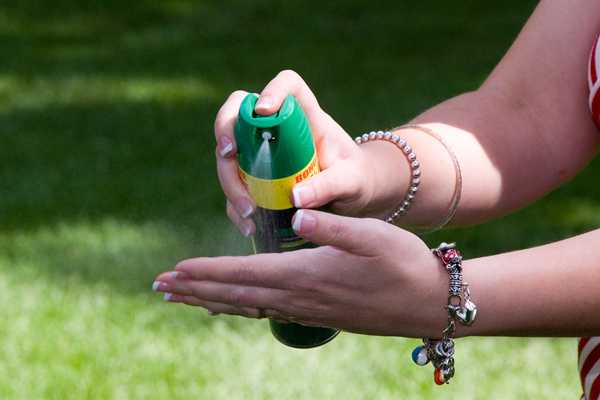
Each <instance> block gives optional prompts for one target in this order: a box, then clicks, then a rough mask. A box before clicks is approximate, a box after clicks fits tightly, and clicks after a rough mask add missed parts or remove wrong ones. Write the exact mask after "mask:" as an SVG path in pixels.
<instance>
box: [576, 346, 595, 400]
mask: <svg viewBox="0 0 600 400" xmlns="http://www.w3.org/2000/svg"><path fill="white" fill-rule="evenodd" d="M578 350H579V357H578V358H577V360H578V364H579V376H580V378H581V385H582V386H583V398H584V399H585V400H600V337H598V336H596V337H588V338H581V339H579V348H578Z"/></svg>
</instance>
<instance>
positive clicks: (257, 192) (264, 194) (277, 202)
mask: <svg viewBox="0 0 600 400" xmlns="http://www.w3.org/2000/svg"><path fill="white" fill-rule="evenodd" d="M318 173H319V162H318V160H317V153H316V152H315V155H314V156H313V158H312V160H310V162H309V163H308V164H307V165H306V167H304V168H302V169H301V170H300V171H299V172H298V173H296V174H293V175H290V176H286V177H285V178H279V179H261V178H257V177H255V176H252V175H250V174H249V173H248V172H246V171H244V170H243V169H241V168H240V178H241V179H242V181H243V182H244V183H245V184H246V187H247V188H248V191H249V192H250V196H252V198H253V199H254V201H255V202H256V205H257V206H259V207H262V208H266V209H269V210H286V209H288V208H292V207H294V205H293V204H292V201H291V200H292V188H293V187H294V185H295V184H296V183H298V182H302V181H303V180H305V179H308V178H310V177H311V176H313V175H316V174H318Z"/></svg>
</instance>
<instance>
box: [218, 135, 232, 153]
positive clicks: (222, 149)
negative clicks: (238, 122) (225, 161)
mask: <svg viewBox="0 0 600 400" xmlns="http://www.w3.org/2000/svg"><path fill="white" fill-rule="evenodd" d="M232 150H233V143H232V142H231V140H230V139H229V138H228V137H226V136H221V137H220V138H219V154H220V155H221V157H227V156H228V155H230V154H231V151H232Z"/></svg>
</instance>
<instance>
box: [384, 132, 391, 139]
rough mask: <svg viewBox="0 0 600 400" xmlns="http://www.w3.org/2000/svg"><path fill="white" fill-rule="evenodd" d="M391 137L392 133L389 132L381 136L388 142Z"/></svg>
mask: <svg viewBox="0 0 600 400" xmlns="http://www.w3.org/2000/svg"><path fill="white" fill-rule="evenodd" d="M391 137H392V132H390V131H388V132H386V133H384V134H383V138H384V139H385V140H390V138H391Z"/></svg>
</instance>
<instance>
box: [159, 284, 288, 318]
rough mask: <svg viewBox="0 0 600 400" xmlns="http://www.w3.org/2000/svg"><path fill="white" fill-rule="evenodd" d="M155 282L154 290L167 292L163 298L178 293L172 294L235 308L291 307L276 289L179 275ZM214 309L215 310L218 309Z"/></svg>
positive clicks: (284, 296) (283, 292) (285, 293)
mask: <svg viewBox="0 0 600 400" xmlns="http://www.w3.org/2000/svg"><path fill="white" fill-rule="evenodd" d="M157 282H158V285H157V288H156V291H157V292H164V293H167V294H168V298H167V297H165V299H166V300H168V299H171V298H173V296H178V297H175V298H180V297H183V296H193V297H196V298H197V299H199V300H201V301H208V302H213V303H221V304H227V305H229V306H231V307H234V308H237V309H244V308H247V309H250V308H254V309H256V308H260V309H266V308H269V309H273V308H279V309H282V310H286V311H288V312H289V311H290V308H291V307H290V306H289V303H290V302H289V299H290V295H289V293H288V292H286V291H283V290H280V289H271V288H260V287H253V286H240V285H231V284H226V283H220V282H211V281H197V280H192V279H179V278H178V279H171V280H161V281H157ZM214 311H217V312H219V311H218V310H214Z"/></svg>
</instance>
